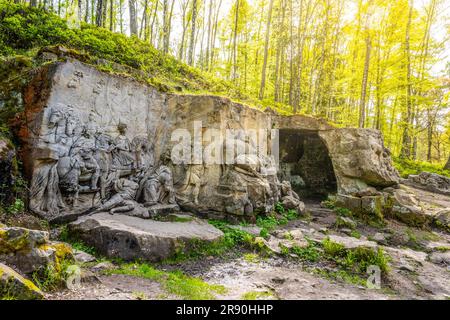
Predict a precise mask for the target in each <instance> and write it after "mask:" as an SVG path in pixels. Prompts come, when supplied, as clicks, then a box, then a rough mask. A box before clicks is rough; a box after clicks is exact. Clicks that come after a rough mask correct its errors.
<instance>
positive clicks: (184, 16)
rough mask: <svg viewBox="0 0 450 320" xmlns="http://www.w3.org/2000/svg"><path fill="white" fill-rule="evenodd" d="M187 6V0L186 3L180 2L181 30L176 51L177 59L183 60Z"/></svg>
mask: <svg viewBox="0 0 450 320" xmlns="http://www.w3.org/2000/svg"><path fill="white" fill-rule="evenodd" d="M188 6H189V1H187V2H186V5H184V4H182V7H181V15H182V24H183V32H182V33H181V42H180V49H179V51H178V59H179V60H183V55H184V41H185V37H186V29H187V25H188V23H187V22H186V20H187V19H186V11H187V7H188Z"/></svg>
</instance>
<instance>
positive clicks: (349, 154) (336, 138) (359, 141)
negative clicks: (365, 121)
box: [319, 128, 400, 194]
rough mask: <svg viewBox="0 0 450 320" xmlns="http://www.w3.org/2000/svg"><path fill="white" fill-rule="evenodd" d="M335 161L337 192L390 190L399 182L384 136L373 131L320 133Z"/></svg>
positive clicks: (352, 130) (336, 130) (348, 130)
mask: <svg viewBox="0 0 450 320" xmlns="http://www.w3.org/2000/svg"><path fill="white" fill-rule="evenodd" d="M319 135H320V137H321V138H322V139H323V140H324V141H325V144H326V145H327V148H328V150H329V153H330V157H331V159H332V161H333V167H334V172H335V174H336V178H337V183H338V192H339V193H343V194H352V193H357V192H360V191H362V190H365V189H367V187H369V186H372V187H388V186H391V185H395V184H397V183H398V182H399V178H400V177H399V174H398V172H397V170H396V169H395V168H394V167H393V166H392V163H391V155H390V152H389V150H388V149H386V148H385V147H384V144H383V139H382V136H381V133H380V132H379V131H377V130H371V129H355V128H343V129H333V130H326V131H320V132H319Z"/></svg>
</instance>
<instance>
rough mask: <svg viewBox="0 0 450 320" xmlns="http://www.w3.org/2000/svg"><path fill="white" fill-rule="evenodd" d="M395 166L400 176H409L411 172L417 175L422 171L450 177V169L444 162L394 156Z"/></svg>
mask: <svg viewBox="0 0 450 320" xmlns="http://www.w3.org/2000/svg"><path fill="white" fill-rule="evenodd" d="M393 161H394V166H395V168H396V169H397V170H398V172H399V173H400V176H402V177H403V178H407V177H408V176H409V175H410V174H412V175H417V174H419V173H421V172H424V171H425V172H431V173H436V174H440V175H443V176H446V177H449V178H450V171H449V170H444V169H443V165H442V164H434V163H429V162H425V161H414V160H408V159H402V158H393Z"/></svg>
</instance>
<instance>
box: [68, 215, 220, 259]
mask: <svg viewBox="0 0 450 320" xmlns="http://www.w3.org/2000/svg"><path fill="white" fill-rule="evenodd" d="M69 229H70V232H71V233H72V234H73V235H75V236H77V237H79V238H81V239H82V240H83V241H85V242H86V243H87V244H88V245H90V246H93V247H95V248H96V249H97V250H98V252H99V253H101V254H104V255H106V256H108V257H119V258H122V259H124V260H134V259H144V260H147V261H160V260H162V259H165V258H168V257H170V256H172V255H173V254H175V253H176V252H178V251H180V250H189V243H190V242H191V241H204V242H211V241H216V240H219V239H220V238H221V237H222V236H223V233H222V231H220V230H218V229H216V228H214V227H213V226H212V225H210V224H208V223H207V222H204V221H202V220H199V219H195V220H192V221H186V222H163V221H154V220H142V219H140V218H136V217H130V216H126V215H110V214H108V213H98V214H94V215H92V216H86V217H81V218H79V219H78V220H77V221H75V222H72V223H71V224H70V225H69Z"/></svg>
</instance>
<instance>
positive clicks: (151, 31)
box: [150, 1, 159, 46]
mask: <svg viewBox="0 0 450 320" xmlns="http://www.w3.org/2000/svg"><path fill="white" fill-rule="evenodd" d="M158 5H159V1H156V6H155V11H154V12H153V18H152V24H151V26H150V43H151V44H152V45H153V46H155V44H154V43H153V33H154V27H155V21H156V16H157V14H158Z"/></svg>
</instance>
